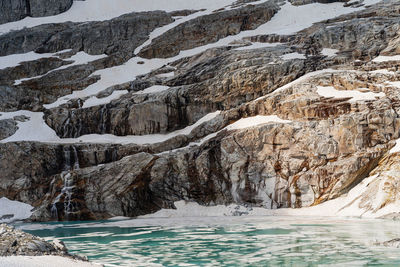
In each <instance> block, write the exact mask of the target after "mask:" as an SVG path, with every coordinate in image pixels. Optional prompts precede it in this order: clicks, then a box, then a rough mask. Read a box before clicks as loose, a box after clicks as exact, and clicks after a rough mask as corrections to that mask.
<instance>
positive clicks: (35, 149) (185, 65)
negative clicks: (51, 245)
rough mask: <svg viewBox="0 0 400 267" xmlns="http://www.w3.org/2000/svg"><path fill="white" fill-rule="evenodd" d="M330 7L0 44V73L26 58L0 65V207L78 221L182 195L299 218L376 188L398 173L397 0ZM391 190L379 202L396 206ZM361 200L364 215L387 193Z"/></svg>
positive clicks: (186, 17) (105, 24)
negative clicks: (303, 211) (1, 201)
mask: <svg viewBox="0 0 400 267" xmlns="http://www.w3.org/2000/svg"><path fill="white" fill-rule="evenodd" d="M291 2H293V1H291ZM312 2H315V1H312ZM318 2H321V3H322V2H324V3H325V2H327V1H318ZM328 2H335V3H326V4H321V3H318V4H312V3H311V4H310V3H308V2H307V3H305V2H304V3H298V2H296V3H293V5H292V4H291V3H289V2H287V1H278V0H276V1H275V0H271V1H254V2H253V1H250V2H249V1H241V2H236V3H233V4H232V5H229V6H221V7H220V8H215V7H212V8H211V9H207V7H206V8H205V9H204V10H196V11H190V10H184V11H182V12H178V13H177V12H169V11H148V12H134V13H131V14H125V15H123V16H121V17H117V18H113V19H111V20H104V21H96V22H85V23H79V22H63V23H53V24H45V25H38V26H36V27H32V28H26V29H22V30H17V31H11V32H8V33H5V34H2V35H0V55H2V56H4V57H0V63H1V60H2V59H4V62H6V61H5V59H6V58H12V57H13V56H15V55H13V54H15V53H26V54H25V55H26V57H27V58H26V59H25V60H22V61H24V62H22V63H20V64H18V65H15V64H8V65H7V64H6V63H4V66H6V67H4V68H1V69H0V74H1V75H0V84H1V85H0V96H1V97H2V100H1V101H0V111H1V113H0V114H1V115H2V116H0V138H1V139H2V140H1V141H0V168H1V170H2V171H1V172H0V181H1V182H0V197H3V196H4V197H7V198H9V199H13V200H19V201H22V202H26V203H29V204H31V205H33V206H34V207H36V210H35V211H34V214H33V216H32V219H33V220H39V221H43V220H85V219H104V218H109V217H112V216H120V215H122V216H138V215H143V214H147V213H151V212H154V211H157V210H159V209H161V208H173V207H174V204H173V203H174V202H175V201H178V200H189V201H196V202H198V203H200V204H202V205H215V204H229V203H239V204H246V205H254V206H262V207H265V208H268V209H276V208H302V207H309V206H313V205H318V204H320V203H323V202H325V201H327V200H330V199H334V198H337V197H340V196H343V195H345V194H346V193H347V192H349V190H351V189H352V188H353V187H354V186H356V185H358V184H359V183H360V182H361V181H363V180H364V179H365V178H366V177H371V176H372V175H373V174H374V173H378V172H379V173H383V174H382V175H381V176H379V177H380V178H379V179H380V180H382V179H383V180H385V179H386V178H382V177H383V175H386V174H388V173H389V172H391V170H392V169H393V168H395V167H393V166H397V165H396V163H394V162H396V159H397V157H396V156H395V155H393V154H389V151H390V150H391V148H392V147H393V146H394V145H395V141H396V140H397V139H398V138H399V131H400V117H399V114H400V113H399V112H400V110H399V109H400V106H399V97H400V96H399V94H398V90H399V86H400V85H399V79H400V72H399V68H400V61H399V58H398V57H399V56H398V53H399V50H398V47H399V46H400V28H399V25H400V5H399V3H398V2H397V1H395V0H392V1H383V2H380V3H377V4H375V3H373V4H374V5H370V6H369V5H368V4H369V3H372V2H374V1H365V2H361V1H360V2H359V3H358V4H357V5H354V4H352V3H346V4H343V3H336V2H337V1H328ZM375 2H378V1H375ZM343 5H345V7H344V6H343ZM316 8H320V9H321V11H319V12H311V11H310V10H311V9H316ZM332 10H340V12H339V11H335V12H336V13H335V12H333V13H332ZM307 12H309V13H307ZM324 12H325V13H324ZM331 13H332V14H331ZM288 14H291V15H292V16H293V19H290V18H289V17H288ZM301 14H309V15H305V16H302V15H301ZM315 14H317V15H315ZM320 14H328V15H323V16H321V15H320ZM296 16H299V17H296ZM312 16H315V17H312ZM327 16H328V17H327ZM329 16H330V17H329ZM310 17H312V20H311V18H310ZM312 22H315V23H314V24H312ZM30 51H35V52H36V53H34V52H30ZM38 55H39V56H38ZM29 57H31V58H29ZM35 57H38V58H35ZM21 110H23V111H21ZM392 167H393V168H392ZM393 170H394V169H393ZM384 177H386V176H384ZM377 179H378V178H377ZM380 180H379V181H380ZM383 180H382V181H383ZM386 180H387V179H386ZM386 180H385V181H386ZM379 181H378V180H376V181H375V182H374V183H376V184H377V185H378V184H381V183H383V182H379ZM390 181H391V182H390V183H391V184H392V185H391V188H392V189H390V192H393V197H392V198H391V199H390V200H387V201H386V202H385V203H394V202H395V201H396V200H397V197H396V196H397V193H396V192H397V191H396V190H395V187H396V186H395V183H396V181H395V179H394V180H390ZM388 186H389V185H388ZM373 188H375V189H376V190H375V189H373ZM385 188H386V187H385ZM371 190H372V191H371V192H370V193H368V195H366V196H365V201H362V204H360V205H361V206H362V207H361V206H360V207H359V208H365V207H366V205H367V206H368V205H370V204H368V203H369V201H370V200H369V199H370V197H369V195H373V194H377V192H380V191H382V188H381V187H379V186H375V185H373V186H371ZM385 190H386V189H385ZM388 190H389V189H388ZM383 206H384V205H383ZM383 206H382V205H381V206H380V207H378V208H376V207H375V206H374V209H375V210H374V212H378V210H380V209H381V208H382V207H383Z"/></svg>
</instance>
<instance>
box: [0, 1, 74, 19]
mask: <svg viewBox="0 0 400 267" xmlns="http://www.w3.org/2000/svg"><path fill="white" fill-rule="evenodd" d="M72 3H73V0H1V1H0V24H2V23H7V22H11V21H16V20H20V19H23V18H25V17H46V16H53V15H57V14H60V13H63V12H65V11H67V10H68V9H69V8H70V7H71V6H72Z"/></svg>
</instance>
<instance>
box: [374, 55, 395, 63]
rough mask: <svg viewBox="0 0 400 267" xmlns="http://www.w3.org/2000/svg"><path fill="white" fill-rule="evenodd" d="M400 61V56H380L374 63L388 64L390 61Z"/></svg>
mask: <svg viewBox="0 0 400 267" xmlns="http://www.w3.org/2000/svg"><path fill="white" fill-rule="evenodd" d="M399 60H400V55H396V56H378V57H376V58H374V59H373V60H372V61H373V62H388V61H399Z"/></svg>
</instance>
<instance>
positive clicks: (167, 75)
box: [157, 71, 175, 78]
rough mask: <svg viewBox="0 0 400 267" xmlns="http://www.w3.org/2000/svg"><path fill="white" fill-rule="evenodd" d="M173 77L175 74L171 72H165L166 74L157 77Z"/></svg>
mask: <svg viewBox="0 0 400 267" xmlns="http://www.w3.org/2000/svg"><path fill="white" fill-rule="evenodd" d="M174 76H175V72H173V71H171V72H167V73H161V74H158V75H157V77H160V78H170V77H174Z"/></svg>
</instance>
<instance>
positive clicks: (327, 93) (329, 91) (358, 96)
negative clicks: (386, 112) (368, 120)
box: [317, 86, 386, 102]
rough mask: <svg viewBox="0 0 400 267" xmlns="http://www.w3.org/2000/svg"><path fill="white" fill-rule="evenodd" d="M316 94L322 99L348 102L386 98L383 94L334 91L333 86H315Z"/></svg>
mask: <svg viewBox="0 0 400 267" xmlns="http://www.w3.org/2000/svg"><path fill="white" fill-rule="evenodd" d="M317 88H318V89H317V93H318V94H319V95H320V96H323V97H327V98H329V97H333V98H351V99H350V102H356V101H368V100H376V98H379V97H384V96H386V95H385V93H383V92H380V93H373V92H365V93H364V92H360V91H357V90H336V89H335V88H334V87H333V86H317Z"/></svg>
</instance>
